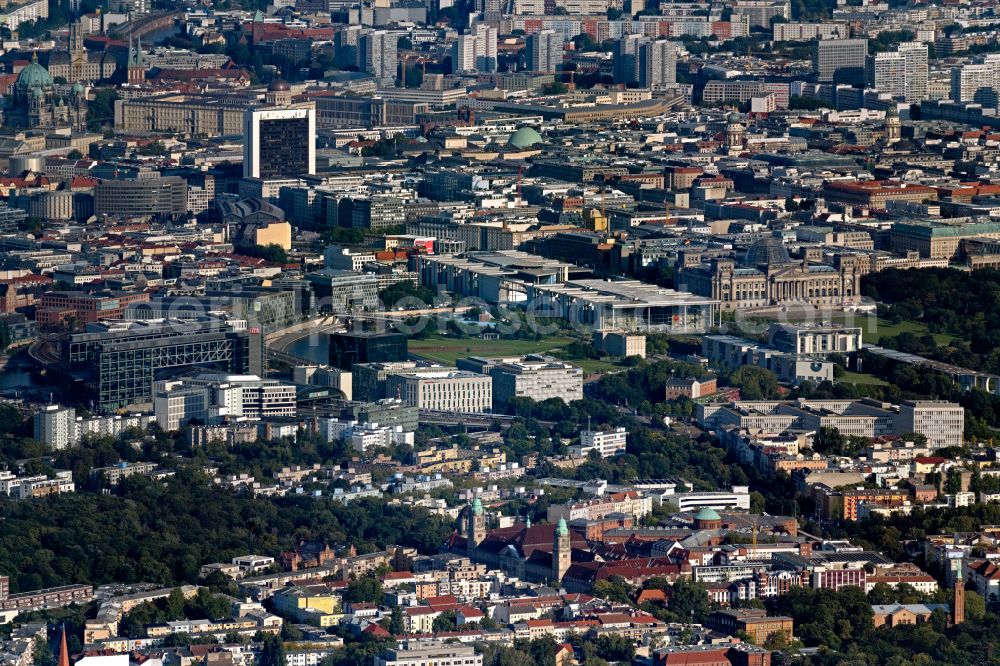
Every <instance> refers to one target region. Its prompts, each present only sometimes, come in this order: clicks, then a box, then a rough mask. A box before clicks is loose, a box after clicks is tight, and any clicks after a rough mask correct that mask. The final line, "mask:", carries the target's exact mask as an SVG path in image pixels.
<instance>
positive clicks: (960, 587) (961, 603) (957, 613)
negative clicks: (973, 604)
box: [951, 579, 965, 626]
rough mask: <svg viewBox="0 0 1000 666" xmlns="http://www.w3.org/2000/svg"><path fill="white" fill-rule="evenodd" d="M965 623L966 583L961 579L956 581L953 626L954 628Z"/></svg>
mask: <svg viewBox="0 0 1000 666" xmlns="http://www.w3.org/2000/svg"><path fill="white" fill-rule="evenodd" d="M963 622H965V581H964V580H962V579H959V580H957V581H955V589H954V591H953V597H952V600H951V624H952V626H954V625H958V624H962V623H963Z"/></svg>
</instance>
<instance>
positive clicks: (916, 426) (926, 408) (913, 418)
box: [896, 400, 965, 449]
mask: <svg viewBox="0 0 1000 666" xmlns="http://www.w3.org/2000/svg"><path fill="white" fill-rule="evenodd" d="M896 431H897V433H899V434H903V433H910V432H915V433H919V434H921V435H923V436H924V437H926V438H927V444H928V446H930V447H931V448H932V449H941V448H945V447H948V446H962V444H963V441H964V439H965V408H964V407H962V406H961V405H957V404H955V403H953V402H947V401H944V400H912V401H911V400H907V401H904V402H903V403H902V404H901V405H900V406H899V415H898V417H897V419H896Z"/></svg>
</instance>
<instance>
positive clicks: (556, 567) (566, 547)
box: [552, 518, 572, 583]
mask: <svg viewBox="0 0 1000 666" xmlns="http://www.w3.org/2000/svg"><path fill="white" fill-rule="evenodd" d="M571 550H572V547H571V546H570V540H569V526H568V525H566V519H565V518H560V519H559V523H558V524H557V525H556V533H555V538H554V539H553V543H552V580H553V581H555V582H556V583H559V582H562V579H563V576H565V575H566V572H567V571H568V570H569V565H570V562H571V561H572V553H571Z"/></svg>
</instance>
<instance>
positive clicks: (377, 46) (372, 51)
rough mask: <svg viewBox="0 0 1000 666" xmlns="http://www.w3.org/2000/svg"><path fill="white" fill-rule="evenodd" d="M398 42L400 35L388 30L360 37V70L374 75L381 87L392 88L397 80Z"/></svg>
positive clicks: (363, 34) (371, 32) (376, 31)
mask: <svg viewBox="0 0 1000 666" xmlns="http://www.w3.org/2000/svg"><path fill="white" fill-rule="evenodd" d="M398 40H399V35H397V34H396V33H394V32H388V31H386V30H372V31H370V32H364V33H362V34H361V35H360V36H359V37H358V68H359V69H360V70H361V71H363V72H368V73H369V74H371V75H373V76H374V77H375V79H376V80H377V81H378V84H379V85H381V86H391V85H393V82H394V81H395V80H396V70H397V69H398V68H399V57H398V55H397V53H396V42H397V41H398Z"/></svg>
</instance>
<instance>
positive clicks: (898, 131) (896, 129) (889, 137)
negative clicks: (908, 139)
mask: <svg viewBox="0 0 1000 666" xmlns="http://www.w3.org/2000/svg"><path fill="white" fill-rule="evenodd" d="M902 136H903V133H902V127H901V126H900V123H899V111H897V110H896V107H895V106H890V107H889V109H888V110H887V111H886V112H885V142H886V143H887V144H889V145H892V144H894V143H897V142H898V141H899V140H900V139H901V138H902Z"/></svg>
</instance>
